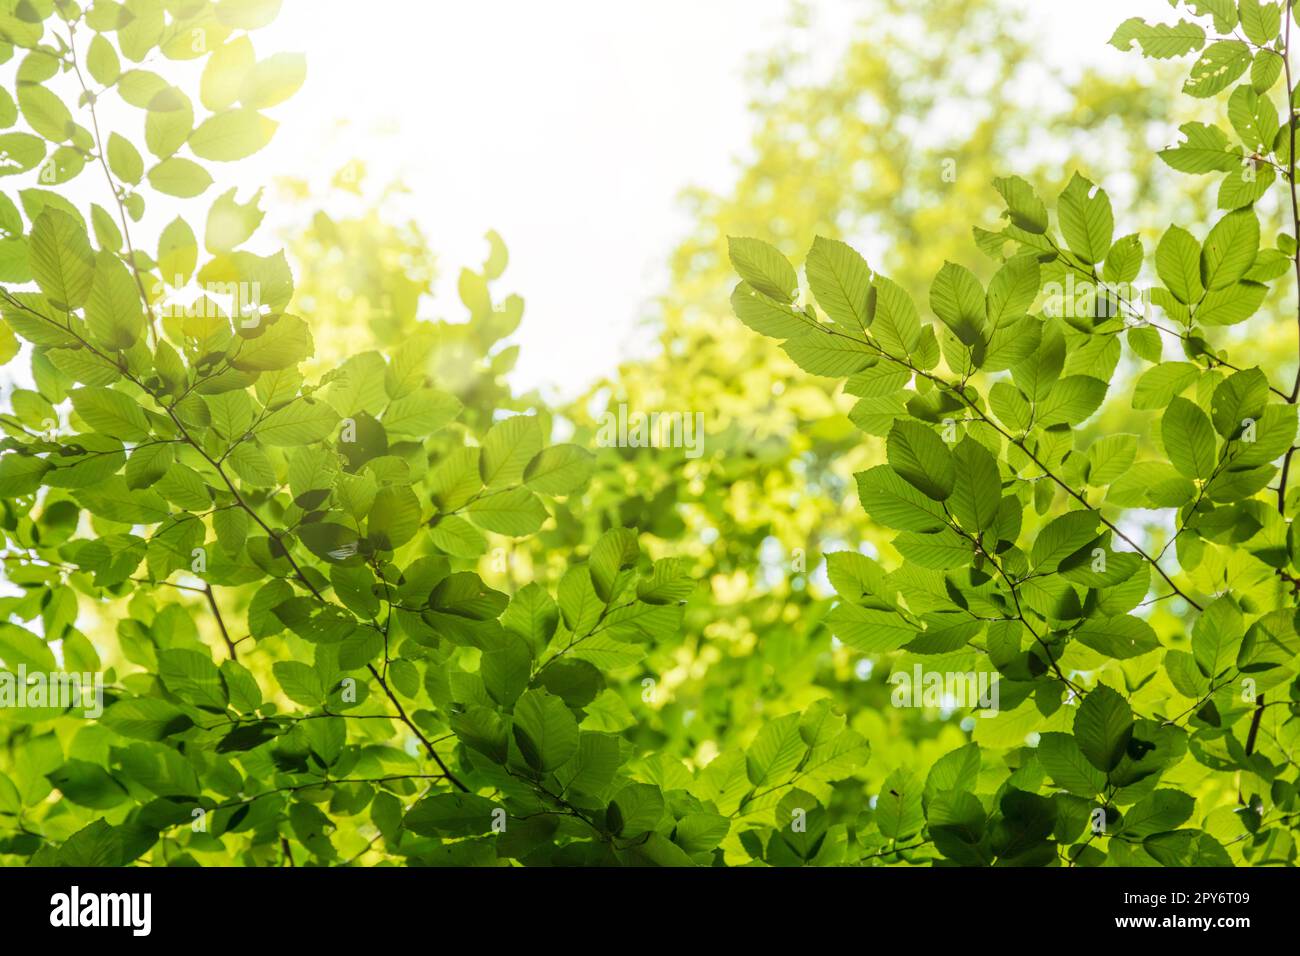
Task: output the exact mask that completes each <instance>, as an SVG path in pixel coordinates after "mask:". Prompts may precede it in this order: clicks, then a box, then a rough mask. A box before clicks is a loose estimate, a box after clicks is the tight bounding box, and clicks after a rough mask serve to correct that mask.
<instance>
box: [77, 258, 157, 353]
mask: <svg viewBox="0 0 1300 956" xmlns="http://www.w3.org/2000/svg"><path fill="white" fill-rule="evenodd" d="M86 327H87V329H88V330H89V331H90V337H91V339H92V340H94V341H95V342H97V343H98V344H100V345H102V346H104V347H106V348H108V349H110V350H113V351H119V350H125V349H128V348H130V347H131V346H132V345H134V344H135V343H136V341H137V340H138V339H139V338H140V336H142V335H143V334H144V329H145V320H144V306H143V304H142V303H141V301H140V292H139V289H138V288H137V286H136V283H135V280H134V278H132V276H131V273H130V271H129V270H128V269H127V267H126V266H124V265H123V264H122V260H120V259H119V258H118V257H117V256H116V255H115V254H114V253H111V252H101V253H100V254H99V255H98V256H97V257H96V258H95V276H94V281H93V283H92V285H91V289H90V299H89V301H87V303H86Z"/></svg>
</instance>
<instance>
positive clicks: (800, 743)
mask: <svg viewBox="0 0 1300 956" xmlns="http://www.w3.org/2000/svg"><path fill="white" fill-rule="evenodd" d="M799 720H800V715H799V714H797V713H795V714H786V715H785V716H783V717H778V718H776V719H775V720H769V721H767V722H766V723H764V724H763V727H762V729H761V730H760V731H759V732H758V736H757V737H755V738H754V742H753V743H752V744H750V745H749V747H748V749H747V750H746V751H745V773H746V775H747V776H748V777H749V782H750V783H752V784H753V785H754V786H755V787H772V786H776V785H777V784H781V783H785V782H786V780H787V779H788V778H789V776H790V774H791V773H792V772H793V771H794V769H795V768H796V767H798V766H799V763H800V761H802V760H803V758H804V754H806V753H807V752H808V745H807V744H806V743H804V740H803V737H801V736H800V734H799Z"/></svg>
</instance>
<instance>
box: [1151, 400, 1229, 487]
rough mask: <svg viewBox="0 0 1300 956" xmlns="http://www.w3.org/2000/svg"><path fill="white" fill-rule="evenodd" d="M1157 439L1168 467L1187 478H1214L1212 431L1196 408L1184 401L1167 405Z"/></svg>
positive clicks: (1203, 415)
mask: <svg viewBox="0 0 1300 956" xmlns="http://www.w3.org/2000/svg"><path fill="white" fill-rule="evenodd" d="M1160 437H1161V440H1162V441H1163V442H1164V446H1165V454H1167V455H1168V456H1169V461H1170V463H1171V464H1172V465H1173V466H1174V467H1175V468H1177V469H1178V470H1179V471H1180V472H1182V473H1183V474H1184V475H1186V476H1187V477H1188V478H1202V479H1204V478H1209V477H1210V476H1211V475H1212V474H1214V465H1215V456H1216V450H1217V449H1216V444H1217V443H1216V442H1215V440H1214V428H1213V427H1212V426H1211V425H1210V420H1209V418H1207V417H1206V415H1205V412H1203V411H1201V408H1200V406H1199V405H1197V404H1195V403H1194V402H1189V401H1188V400H1187V399H1185V398H1175V399H1173V400H1172V401H1170V403H1169V407H1168V408H1167V409H1166V410H1165V414H1164V418H1162V419H1161V422H1160Z"/></svg>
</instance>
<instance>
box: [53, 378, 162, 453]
mask: <svg viewBox="0 0 1300 956" xmlns="http://www.w3.org/2000/svg"><path fill="white" fill-rule="evenodd" d="M70 397H71V399H72V407H73V408H74V409H75V410H76V412H77V415H78V416H79V417H80V418H81V420H82V421H84V422H85V423H86V424H87V425H89V426H90V427H91V428H93V429H94V430H95V431H97V432H99V433H100V434H101V435H107V436H109V437H110V438H120V439H121V440H122V441H143V440H144V439H146V438H148V437H149V434H150V432H149V420H148V419H147V418H146V417H145V414H144V409H143V408H141V407H140V403H139V402H137V401H136V400H135V399H134V398H132V397H131V396H129V395H126V394H124V393H122V392H118V391H115V390H113V389H111V388H101V387H90V386H88V387H86V388H79V389H77V390H76V391H74V392H72V393H71V395H70Z"/></svg>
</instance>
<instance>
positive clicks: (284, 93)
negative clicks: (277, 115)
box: [239, 53, 307, 110]
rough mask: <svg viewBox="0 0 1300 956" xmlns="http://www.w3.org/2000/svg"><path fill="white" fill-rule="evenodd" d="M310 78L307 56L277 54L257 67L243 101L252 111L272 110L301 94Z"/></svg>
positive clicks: (246, 84)
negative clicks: (301, 89)
mask: <svg viewBox="0 0 1300 956" xmlns="http://www.w3.org/2000/svg"><path fill="white" fill-rule="evenodd" d="M306 79H307V57H305V56H304V55H303V54H301V53H276V54H275V55H274V56H270V57H267V58H266V59H265V60H262V61H261V62H260V63H258V64H257V66H255V67H254V68H253V70H252V72H251V74H249V75H248V77H247V79H246V80H245V81H244V83H243V86H242V87H241V89H240V92H239V98H240V100H241V101H242V102H243V104H244V105H245V106H247V107H249V108H251V109H255V110H264V109H270V108H271V107H272V106H278V105H279V104H281V103H283V102H284V101H285V100H287V99H288V98H289V97H291V96H293V94H294V93H296V92H298V89H299V88H300V87H301V86H302V84H303V81H304V80H306Z"/></svg>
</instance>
